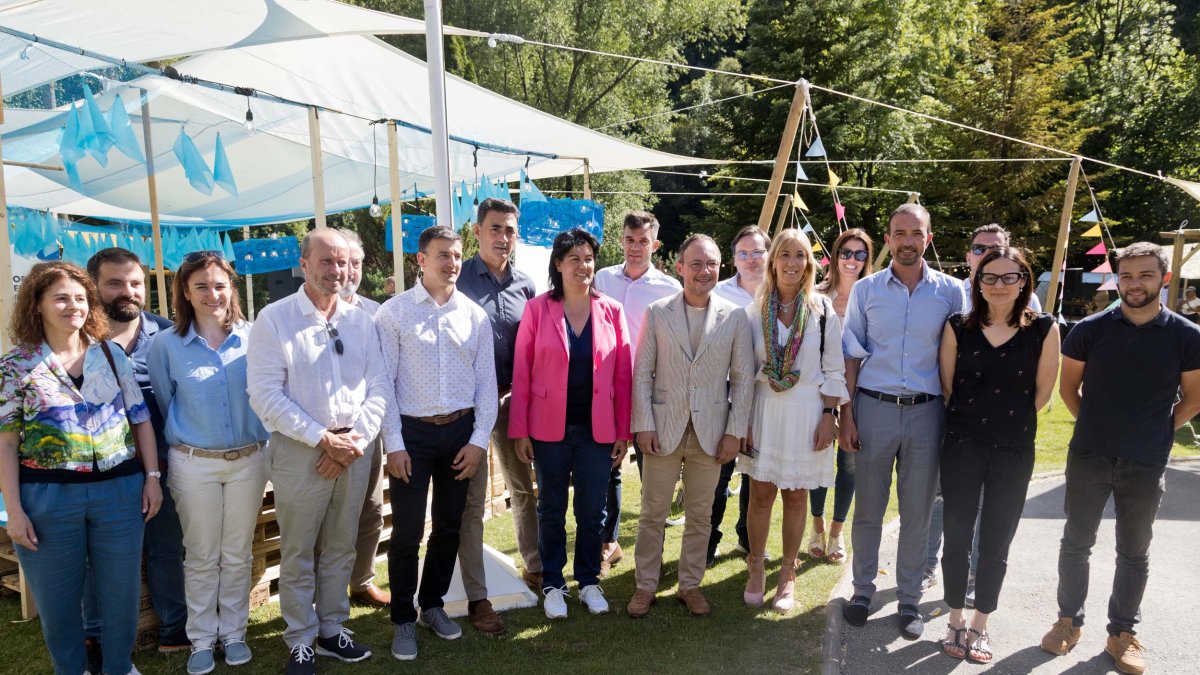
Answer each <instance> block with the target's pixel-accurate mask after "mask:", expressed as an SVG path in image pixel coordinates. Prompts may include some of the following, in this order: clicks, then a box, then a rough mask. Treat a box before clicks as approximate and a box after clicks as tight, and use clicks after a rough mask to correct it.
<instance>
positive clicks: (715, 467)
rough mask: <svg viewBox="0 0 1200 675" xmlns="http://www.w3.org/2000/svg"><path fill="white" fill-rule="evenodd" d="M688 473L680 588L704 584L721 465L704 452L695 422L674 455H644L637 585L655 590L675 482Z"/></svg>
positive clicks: (684, 493) (637, 547)
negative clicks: (714, 498)
mask: <svg viewBox="0 0 1200 675" xmlns="http://www.w3.org/2000/svg"><path fill="white" fill-rule="evenodd" d="M681 474H682V476H683V500H684V515H685V516H687V521H686V522H685V523H684V526H683V544H682V547H681V550H680V552H679V588H680V589H681V590H690V589H693V588H699V587H700V582H701V581H702V580H703V579H704V568H705V562H706V558H707V556H708V536H709V533H710V532H711V530H712V504H713V495H714V491H715V490H716V488H717V480H719V479H720V477H721V465H720V464H718V463H717V459H716V458H715V457H713V456H712V455H709V454H708V453H706V452H704V449H703V448H701V447H700V441H699V439H697V438H696V432H695V430H694V429H692V425H691V423H690V422H689V423H688V426H687V429H686V430H684V432H683V438H682V439H681V440H680V442H679V447H677V448H675V451H674V452H672V453H670V454H669V455H651V454H649V453H646V454H645V455H644V456H643V458H642V513H641V516H640V518H639V519H638V533H637V544H636V547H635V549H634V561H635V562H636V565H637V568H636V572H635V577H634V579H635V582H636V584H637V587H638V588H640V589H643V590H647V591H650V592H651V593H654V592H656V591H657V590H658V576H659V572H660V571H661V568H662V557H663V536H664V530H665V529H666V521H667V516H668V515H669V514H670V512H671V501H672V500H673V499H674V497H675V485H676V484H677V483H678V482H679V477H680V475H681Z"/></svg>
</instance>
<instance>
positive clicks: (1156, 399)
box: [1062, 305, 1200, 466]
mask: <svg viewBox="0 0 1200 675" xmlns="http://www.w3.org/2000/svg"><path fill="white" fill-rule="evenodd" d="M1062 353H1063V356H1066V357H1068V358H1072V359H1075V360H1076V361H1083V362H1084V363H1085V365H1084V368H1083V392H1082V400H1081V402H1080V404H1079V417H1078V419H1076V421H1075V433H1074V434H1073V435H1072V436H1071V450H1084V451H1088V452H1094V453H1099V454H1102V455H1110V456H1113V457H1120V458H1122V459H1128V460H1133V461H1137V462H1144V463H1146V464H1152V465H1154V466H1166V464H1167V458H1168V457H1169V456H1170V455H1171V445H1172V444H1173V442H1174V439H1175V398H1176V395H1177V393H1178V391H1179V380H1180V374H1181V373H1184V372H1187V371H1191V370H1198V369H1200V327H1198V326H1196V324H1194V323H1192V322H1191V321H1189V320H1187V319H1185V318H1183V317H1181V316H1179V315H1178V314H1176V313H1175V312H1172V311H1171V310H1169V309H1163V310H1162V311H1161V312H1160V313H1159V314H1158V316H1156V317H1155V318H1154V319H1153V320H1151V321H1149V322H1147V323H1144V324H1142V325H1141V326H1135V325H1133V324H1132V323H1130V322H1129V320H1128V319H1126V318H1125V315H1124V314H1123V313H1122V312H1121V307H1120V305H1118V306H1116V307H1114V308H1112V309H1110V310H1108V311H1106V312H1100V313H1099V314H1094V315H1092V316H1089V317H1088V318H1086V319H1084V320H1083V321H1080V322H1079V323H1078V324H1077V325H1076V326H1075V327H1074V328H1072V329H1071V332H1070V333H1068V334H1067V338H1066V339H1065V340H1063V346H1062Z"/></svg>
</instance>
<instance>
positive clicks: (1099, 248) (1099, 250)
mask: <svg viewBox="0 0 1200 675" xmlns="http://www.w3.org/2000/svg"><path fill="white" fill-rule="evenodd" d="M1105 253H1108V249H1106V248H1104V242H1100V243H1099V244H1096V245H1095V246H1093V247H1091V248H1090V249H1088V251H1087V253H1084V255H1104V254H1105Z"/></svg>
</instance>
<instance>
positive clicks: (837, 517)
mask: <svg viewBox="0 0 1200 675" xmlns="http://www.w3.org/2000/svg"><path fill="white" fill-rule="evenodd" d="M828 492H829V488H823V487H822V488H816V489H813V490H809V491H808V504H809V507H810V508H809V511H810V512H811V513H812V516H813V518H823V517H824V516H825V495H826V494H827V493H828ZM852 503H854V455H853V454H852V453H849V452H846V451H845V450H842V448H841V446H838V450H837V475H836V476H835V477H834V479H833V521H834V522H835V523H844V522H846V516H848V515H850V505H851V504H852Z"/></svg>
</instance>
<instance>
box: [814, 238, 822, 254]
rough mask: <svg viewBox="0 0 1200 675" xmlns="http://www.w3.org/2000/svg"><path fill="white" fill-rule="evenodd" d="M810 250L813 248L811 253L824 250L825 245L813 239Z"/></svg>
mask: <svg viewBox="0 0 1200 675" xmlns="http://www.w3.org/2000/svg"><path fill="white" fill-rule="evenodd" d="M812 250H813V253H819V252H820V251H824V250H825V247H823V246H821V242H820V241H818V240H813V244H812Z"/></svg>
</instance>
